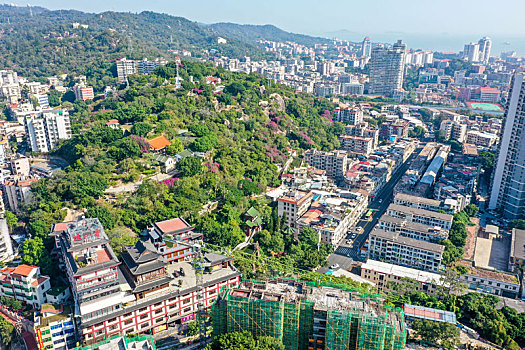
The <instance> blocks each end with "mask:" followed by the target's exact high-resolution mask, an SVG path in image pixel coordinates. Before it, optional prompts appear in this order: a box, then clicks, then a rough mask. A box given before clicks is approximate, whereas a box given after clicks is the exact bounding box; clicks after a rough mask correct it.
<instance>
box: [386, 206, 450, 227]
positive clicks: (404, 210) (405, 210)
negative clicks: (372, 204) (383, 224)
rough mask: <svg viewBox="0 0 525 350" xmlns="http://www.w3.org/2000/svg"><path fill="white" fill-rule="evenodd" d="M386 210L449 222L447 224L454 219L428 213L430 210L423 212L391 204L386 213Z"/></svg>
mask: <svg viewBox="0 0 525 350" xmlns="http://www.w3.org/2000/svg"><path fill="white" fill-rule="evenodd" d="M388 210H392V211H396V212H401V213H405V214H410V215H417V216H425V217H432V218H435V219H438V220H442V221H449V222H452V220H453V219H454V217H453V216H452V215H449V214H443V213H438V212H435V211H430V210H425V209H417V208H411V207H406V206H404V205H399V204H393V203H392V204H390V205H389V206H388V209H387V211H388Z"/></svg>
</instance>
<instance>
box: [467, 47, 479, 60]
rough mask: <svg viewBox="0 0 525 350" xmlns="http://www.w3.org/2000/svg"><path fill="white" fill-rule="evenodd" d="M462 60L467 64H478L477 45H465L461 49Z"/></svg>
mask: <svg viewBox="0 0 525 350" xmlns="http://www.w3.org/2000/svg"><path fill="white" fill-rule="evenodd" d="M463 58H464V59H466V60H467V61H469V62H478V61H479V44H478V43H469V44H465V48H464V49H463Z"/></svg>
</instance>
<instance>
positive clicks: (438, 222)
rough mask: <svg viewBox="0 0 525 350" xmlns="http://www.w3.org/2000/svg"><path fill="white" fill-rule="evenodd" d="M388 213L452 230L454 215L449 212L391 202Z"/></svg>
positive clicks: (410, 220)
mask: <svg viewBox="0 0 525 350" xmlns="http://www.w3.org/2000/svg"><path fill="white" fill-rule="evenodd" d="M387 214H388V215H389V216H393V217H396V218H401V219H406V220H407V221H409V222H415V223H420V224H424V225H427V226H433V227H438V226H439V227H441V228H443V229H445V230H450V228H451V226H452V220H453V219H454V217H453V216H452V215H449V214H442V213H436V212H433V211H429V210H424V209H416V208H410V207H405V206H403V205H398V204H390V205H389V206H388V208H387Z"/></svg>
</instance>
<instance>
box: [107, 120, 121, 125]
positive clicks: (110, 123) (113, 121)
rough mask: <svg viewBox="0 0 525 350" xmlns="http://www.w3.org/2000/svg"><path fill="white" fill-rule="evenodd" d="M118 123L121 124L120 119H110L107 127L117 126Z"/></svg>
mask: <svg viewBox="0 0 525 350" xmlns="http://www.w3.org/2000/svg"><path fill="white" fill-rule="evenodd" d="M118 123H119V122H118V119H110V120H108V122H107V123H106V125H117V124H118Z"/></svg>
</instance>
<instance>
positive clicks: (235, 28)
mask: <svg viewBox="0 0 525 350" xmlns="http://www.w3.org/2000/svg"><path fill="white" fill-rule="evenodd" d="M209 27H210V28H211V29H213V30H214V31H215V32H217V33H218V34H220V35H225V36H229V37H231V38H235V39H238V40H242V41H245V42H249V43H254V42H256V41H257V40H270V41H280V42H285V41H293V42H296V43H298V44H301V45H305V46H314V45H315V44H326V43H328V42H330V40H329V39H326V38H320V37H313V36H309V35H304V34H295V33H290V32H286V31H284V30H282V29H280V28H277V27H276V26H274V25H271V24H265V25H253V24H236V23H214V24H211V25H209Z"/></svg>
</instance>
